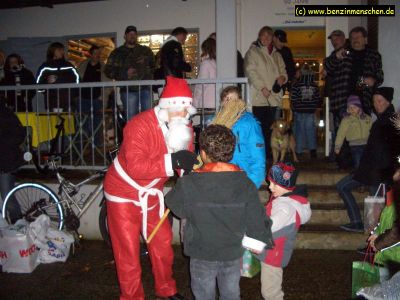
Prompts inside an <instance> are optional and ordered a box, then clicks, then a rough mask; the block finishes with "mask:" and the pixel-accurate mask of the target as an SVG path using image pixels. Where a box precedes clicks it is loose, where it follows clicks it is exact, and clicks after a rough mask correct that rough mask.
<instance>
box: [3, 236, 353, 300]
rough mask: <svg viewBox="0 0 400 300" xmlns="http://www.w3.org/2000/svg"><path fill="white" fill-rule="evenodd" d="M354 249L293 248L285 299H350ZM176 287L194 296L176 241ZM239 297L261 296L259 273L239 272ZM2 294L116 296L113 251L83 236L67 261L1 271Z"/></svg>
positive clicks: (148, 282) (147, 284) (147, 276)
mask: <svg viewBox="0 0 400 300" xmlns="http://www.w3.org/2000/svg"><path fill="white" fill-rule="evenodd" d="M357 259H360V257H359V256H358V255H357V254H356V253H355V252H353V251H323V250H296V251H295V252H294V255H293V258H292V261H291V263H290V265H289V266H288V268H287V269H286V270H285V272H284V291H285V294H286V296H285V299H293V300H294V299H296V300H299V299H329V300H331V299H349V298H350V297H349V295H350V290H351V262H352V261H353V260H357ZM142 266H143V275H142V278H143V284H144V289H145V291H146V296H147V297H146V299H156V298H155V295H154V291H153V279H152V276H151V266H150V263H149V260H148V257H147V256H142ZM174 274H175V278H176V279H177V284H178V289H179V291H180V292H181V293H182V294H184V295H185V296H187V297H188V298H190V299H192V298H191V297H192V296H191V293H190V283H189V272H188V260H187V258H185V257H183V256H182V254H181V249H180V247H175V265H174ZM240 285H241V292H242V299H245V300H259V299H262V298H261V295H260V279H259V276H256V277H254V278H251V279H247V278H242V280H241V282H240ZM0 299H4V300H5V299H12V300H17V299H18V300H19V299H29V300H30V299H32V300H35V299H41V300H43V299H96V300H99V299H118V282H117V279H116V273H115V265H114V262H113V256H112V251H111V250H110V249H108V248H107V247H106V246H105V244H104V243H103V242H100V241H84V242H83V243H82V246H81V247H80V248H79V249H77V251H76V253H75V255H74V256H71V257H70V258H69V259H68V261H67V262H66V263H65V264H62V263H55V264H49V265H39V266H38V267H37V268H36V270H35V271H34V272H33V273H31V274H8V273H0Z"/></svg>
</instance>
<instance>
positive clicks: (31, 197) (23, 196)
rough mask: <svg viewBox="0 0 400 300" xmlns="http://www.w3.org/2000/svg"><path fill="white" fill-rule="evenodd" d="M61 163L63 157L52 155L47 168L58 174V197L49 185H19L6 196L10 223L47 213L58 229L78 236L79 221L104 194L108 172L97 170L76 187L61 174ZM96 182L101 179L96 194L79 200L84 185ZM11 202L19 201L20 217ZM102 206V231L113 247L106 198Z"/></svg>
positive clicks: (4, 211)
mask: <svg viewBox="0 0 400 300" xmlns="http://www.w3.org/2000/svg"><path fill="white" fill-rule="evenodd" d="M60 160H61V156H59V155H52V156H50V157H49V158H48V161H47V166H48V168H49V169H51V170H52V171H54V172H55V174H56V177H57V181H58V183H59V187H58V195H56V194H55V193H54V192H53V191H52V190H51V189H50V188H49V187H47V186H46V185H44V184H41V183H33V182H28V183H22V184H20V185H17V186H16V187H14V188H13V189H12V190H11V191H10V192H9V193H8V194H7V196H6V197H5V199H4V202H3V207H2V216H3V218H4V219H5V220H6V221H7V222H8V223H9V224H12V223H13V222H14V221H15V220H17V219H20V218H24V219H26V220H27V221H28V222H32V221H34V220H35V219H36V218H37V217H38V216H39V215H41V214H46V215H48V216H49V217H50V221H51V225H52V226H53V227H56V228H58V229H59V230H62V229H63V228H65V229H67V230H68V231H72V232H75V233H76V234H77V235H78V236H79V233H78V229H79V226H80V218H81V217H82V215H83V214H84V213H85V212H86V210H87V209H88V208H89V206H90V205H91V204H92V203H93V202H94V201H95V200H96V198H97V196H98V195H99V194H101V193H102V192H103V178H104V174H105V172H106V171H107V170H106V169H105V170H101V171H98V172H96V173H95V174H93V175H91V176H89V177H88V178H86V179H84V180H83V181H81V182H79V183H77V184H73V183H72V182H71V181H69V180H67V179H66V178H65V177H63V176H62V175H61V168H60V167H59V166H58V161H60ZM44 169H46V168H44ZM97 179H100V183H99V184H97V186H96V188H95V189H94V191H92V192H91V193H89V194H88V195H87V196H83V197H81V199H76V195H77V194H78V192H79V189H80V188H81V187H82V186H83V185H84V184H87V183H89V182H92V181H94V180H97ZM12 201H17V203H18V205H19V208H20V215H19V216H17V218H16V217H15V216H12V213H10V209H11V207H12V205H13V204H12V203H11V202H12ZM99 206H101V210H100V214H99V227H100V232H101V235H102V238H103V240H104V241H105V242H106V243H107V244H108V245H109V246H110V245H111V241H110V236H109V234H108V228H107V211H106V205H105V198H104V196H103V197H102V199H101V201H100V203H99ZM14 207H15V206H14Z"/></svg>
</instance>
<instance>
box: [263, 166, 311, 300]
mask: <svg viewBox="0 0 400 300" xmlns="http://www.w3.org/2000/svg"><path fill="white" fill-rule="evenodd" d="M296 177H297V171H296V169H295V168H294V167H293V166H292V165H289V164H284V163H278V164H275V165H273V166H272V167H271V169H270V171H269V175H268V181H269V189H270V190H271V198H270V200H269V201H268V202H267V204H266V205H265V209H266V213H267V216H269V217H270V218H271V220H272V228H271V230H272V234H273V238H274V243H275V246H274V248H272V249H270V250H266V251H264V252H263V253H261V254H260V255H259V258H260V259H261V294H262V296H263V298H264V299H265V300H270V299H271V300H272V299H273V300H279V299H283V291H282V273H283V270H282V268H284V267H286V266H287V265H288V263H289V260H290V257H291V255H292V251H293V247H294V243H295V241H296V235H297V231H298V230H299V227H300V225H301V224H304V223H306V222H307V221H308V220H309V219H310V217H311V209H310V203H309V202H308V200H307V198H306V197H305V196H306V191H305V190H304V191H301V187H300V186H299V187H297V188H296V187H295V184H296Z"/></svg>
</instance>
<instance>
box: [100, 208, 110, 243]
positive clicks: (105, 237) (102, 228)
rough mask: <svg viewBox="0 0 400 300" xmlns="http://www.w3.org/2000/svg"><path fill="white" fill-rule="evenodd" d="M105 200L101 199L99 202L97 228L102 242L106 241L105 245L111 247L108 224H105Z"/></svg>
mask: <svg viewBox="0 0 400 300" xmlns="http://www.w3.org/2000/svg"><path fill="white" fill-rule="evenodd" d="M106 201H107V200H103V203H102V204H101V209H100V214H99V228H100V233H101V237H102V238H103V240H104V242H106V244H107V246H108V247H110V248H111V238H110V233H109V232H108V224H107V204H106Z"/></svg>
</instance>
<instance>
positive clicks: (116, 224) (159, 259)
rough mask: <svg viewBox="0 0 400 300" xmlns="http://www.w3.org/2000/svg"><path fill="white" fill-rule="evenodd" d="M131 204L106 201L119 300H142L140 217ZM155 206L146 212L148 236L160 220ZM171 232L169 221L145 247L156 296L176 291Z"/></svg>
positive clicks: (172, 293)
mask: <svg viewBox="0 0 400 300" xmlns="http://www.w3.org/2000/svg"><path fill="white" fill-rule="evenodd" d="M137 211H138V208H137V207H136V206H134V204H132V203H118V202H111V201H107V221H108V229H109V232H110V236H111V242H112V248H113V252H114V258H115V263H116V267H117V275H118V281H119V287H120V290H121V295H120V300H128V299H129V300H133V299H135V300H142V299H144V291H143V286H142V281H141V275H142V269H141V266H140V239H139V238H140V232H141V228H142V214H141V213H140V214H138V213H137ZM158 213H159V211H158V206H157V207H155V208H153V209H152V210H150V211H148V217H147V232H148V236H150V234H151V233H152V232H153V229H154V227H155V226H156V225H157V224H158V221H159V220H160V216H159V214H158ZM171 241H172V229H171V225H170V224H169V222H164V223H163V224H162V225H161V227H160V229H159V231H158V232H157V234H156V235H155V236H154V238H153V239H152V241H151V242H150V244H148V245H147V249H148V251H149V256H150V260H151V265H152V271H153V276H154V281H155V292H156V295H157V296H159V297H169V296H172V295H174V294H175V293H176V292H177V291H176V283H175V280H174V279H173V278H172V264H173V260H174V253H173V250H172V247H171Z"/></svg>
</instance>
